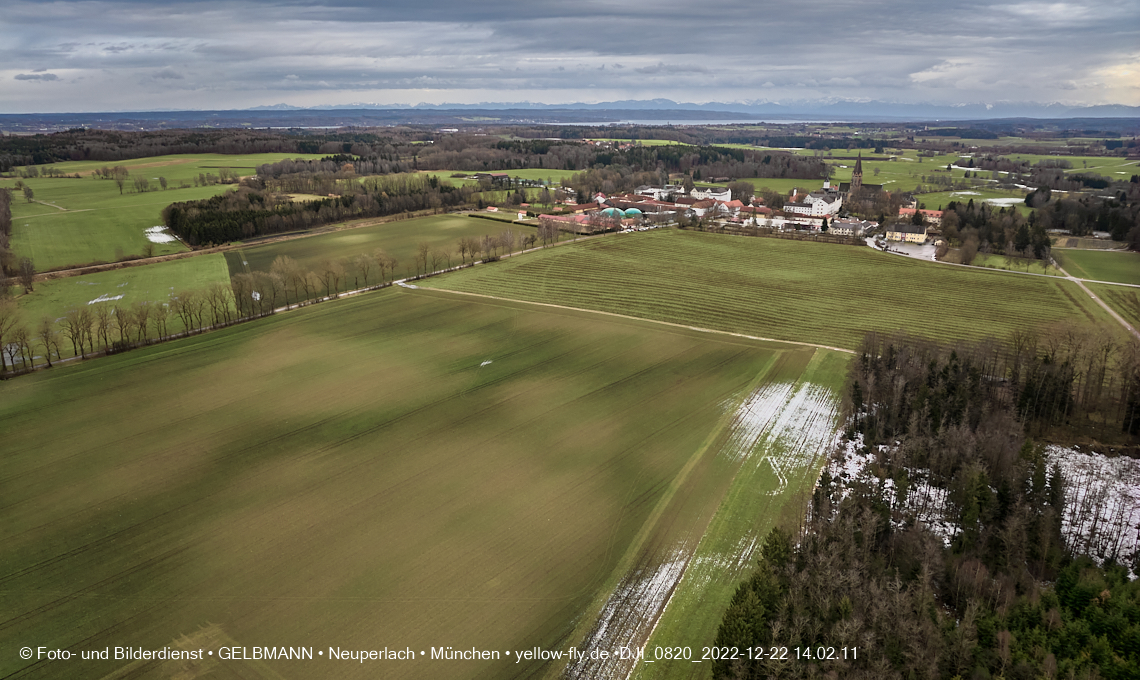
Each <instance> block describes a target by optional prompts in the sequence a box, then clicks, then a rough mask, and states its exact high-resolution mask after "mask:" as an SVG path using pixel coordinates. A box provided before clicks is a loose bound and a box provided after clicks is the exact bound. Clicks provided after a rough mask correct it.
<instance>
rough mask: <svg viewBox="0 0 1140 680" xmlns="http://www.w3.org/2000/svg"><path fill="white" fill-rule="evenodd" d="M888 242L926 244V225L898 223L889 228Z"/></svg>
mask: <svg viewBox="0 0 1140 680" xmlns="http://www.w3.org/2000/svg"><path fill="white" fill-rule="evenodd" d="M887 240H888V241H902V242H904V243H925V242H926V225H925V224H921V225H919V224H910V223H909V222H906V223H902V222H900V223H897V224H892V225H889V226H888V227H887Z"/></svg>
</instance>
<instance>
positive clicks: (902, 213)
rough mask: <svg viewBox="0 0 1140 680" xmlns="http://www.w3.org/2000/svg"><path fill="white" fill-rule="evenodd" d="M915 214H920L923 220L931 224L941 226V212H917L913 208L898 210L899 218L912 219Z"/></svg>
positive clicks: (917, 210)
mask: <svg viewBox="0 0 1140 680" xmlns="http://www.w3.org/2000/svg"><path fill="white" fill-rule="evenodd" d="M916 212H920V213H922V216H923V218H925V219H926V221H927V222H930V223H931V224H942V211H941V210H919V209H915V208H899V217H905V218H913V217H914V214H915V213H916Z"/></svg>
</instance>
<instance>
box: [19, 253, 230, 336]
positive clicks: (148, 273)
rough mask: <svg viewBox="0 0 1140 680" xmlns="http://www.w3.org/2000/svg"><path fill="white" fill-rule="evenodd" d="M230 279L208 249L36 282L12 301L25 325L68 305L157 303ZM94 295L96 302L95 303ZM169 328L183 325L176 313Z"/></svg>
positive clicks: (221, 261) (61, 311) (58, 312)
mask: <svg viewBox="0 0 1140 680" xmlns="http://www.w3.org/2000/svg"><path fill="white" fill-rule="evenodd" d="M229 281H230V276H229V271H228V270H227V269H226V261H225V258H223V257H222V255H221V254H220V253H213V254H209V255H198V256H196V257H188V258H183V259H179V260H171V261H169V262H158V263H155V264H148V265H143V266H140V267H124V268H123V269H116V270H114V271H109V272H99V273H97V274H86V275H84V276H71V277H67V278H62V279H53V280H50V281H39V282H37V283H36V288H35V290H34V291H32V292H31V293H27V294H23V295H20V296H19V297H18V298H17V301H18V303H19V305H20V317H21V318H22V319H23V321H24V323H25V324H26V325H27V326H28V327H29V329H30V328H32V327H34V326H35V325H36V324H37V323H39V321H40V319H42V318H43V317H45V316H46V317H49V318H51V319H59V318H60V317H62V316H63V315H64V314H66V313H67V311H68V310H69V309H74V308H78V307H81V306H83V305H89V304H102V305H124V306H126V305H130V304H134V303H136V302H156V303H160V304H161V303H165V302H167V301H168V300H169V299H170V296H171V295H172V294H174V293H178V292H180V291H183V290H204V289H206V288H207V287H209V286H211V285H213V284H215V283H224V284H227V285H228V284H229ZM13 291H15V289H13ZM118 296H122V297H121V298H118ZM115 298H118V299H115ZM97 300H100V301H99V302H96V301H97ZM169 329H170V331H171V332H181V331H182V330H183V328H182V324H181V323H180V322H179V321H178V319H177V317H171V318H170V320H169ZM60 350H61V351H62V352H63V355H64V356H65V357H66V356H71V354H72V352H71V345H70V344H68V343H67V341H66V340H64V341H63V342H62V344H61V345H60ZM37 354H39V351H38V350H37Z"/></svg>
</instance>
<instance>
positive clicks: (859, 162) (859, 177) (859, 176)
mask: <svg viewBox="0 0 1140 680" xmlns="http://www.w3.org/2000/svg"><path fill="white" fill-rule="evenodd" d="M861 186H863V152H862V151H860V152H859V158H857V159H856V160H855V170H853V171H852V172H851V191H856V190H858V189H859V187H861Z"/></svg>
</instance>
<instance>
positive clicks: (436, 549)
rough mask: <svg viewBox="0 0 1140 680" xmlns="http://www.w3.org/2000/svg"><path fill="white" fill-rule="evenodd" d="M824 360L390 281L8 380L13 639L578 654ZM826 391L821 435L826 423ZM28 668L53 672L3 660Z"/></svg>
mask: <svg viewBox="0 0 1140 680" xmlns="http://www.w3.org/2000/svg"><path fill="white" fill-rule="evenodd" d="M816 356H817V350H814V349H812V348H794V347H788V346H786V345H779V344H775V343H766V342H758V341H751V340H746V339H743V338H736V337H729V336H723V337H721V336H716V335H710V334H707V333H699V332H694V331H689V330H685V329H678V328H669V327H664V326H661V325H660V324H654V323H650V322H644V321H636V320H626V319H615V318H612V317H606V316H604V315H599V314H594V313H589V312H579V311H572V310H555V309H550V308H540V307H536V306H534V305H529V304H522V303H510V302H498V301H483V300H476V299H471V298H469V297H467V296H458V295H454V294H450V293H441V292H435V291H429V290H423V289H420V290H406V289H398V288H397V289H388V290H386V291H384V292H380V293H375V294H370V295H366V296H359V297H355V298H352V299H345V300H340V301H337V302H331V303H327V304H322V305H316V306H312V307H307V308H304V309H301V310H297V311H294V312H290V313H287V314H280V315H277V316H274V317H270V318H268V319H265V320H262V321H259V322H257V323H251V324H244V325H240V326H235V327H231V328H228V329H225V330H221V331H217V332H214V333H209V334H206V335H201V336H195V337H192V338H188V339H183V340H180V341H177V342H172V343H166V344H163V345H158V346H152V347H149V348H145V349H141V350H137V351H134V352H129V353H125V354H120V355H115V356H111V357H107V358H103V359H98V360H95V361H90V362H84V363H83V364H81V365H78V366H75V367H69V368H56V369H53V370H48V371H42V372H40V373H37V374H33V375H30V376H25V377H23V378H20V379H17V380H11V381H6V382H4V383H0V437H3V440H4V442H5V466H4V471H3V473H2V474H0V497H3V498H4V499H5V503H4V506H3V510H0V513H2V514H0V517H2V521H0V539H2V540H0V546H2V547H0V564H2V565H3V570H2V575H0V579H2V580H3V584H4V585H3V591H4V593H5V597H4V598H2V599H0V621H3V622H4V623H3V624H0V645H3V647H4V648H5V649H14V648H18V647H20V646H23V645H27V644H33V643H34V644H36V645H45V646H48V647H49V648H51V649H55V648H64V649H72V650H90V649H103V648H104V647H106V646H108V645H122V646H134V647H142V648H146V649H161V648H162V647H163V646H166V645H171V646H176V647H177V646H181V647H184V648H185V647H187V646H198V645H199V644H201V642H200V641H201V640H207V643H206V644H207V645H208V644H217V641H223V643H224V644H230V645H238V646H245V645H249V646H251V647H252V646H260V645H272V646H275V647H276V646H290V647H292V646H309V647H311V648H312V649H313V651H314V657H315V658H314V660H312V661H291V662H288V663H286V662H281V661H276V662H264V661H262V662H257V663H256V664H249V663H244V662H229V663H223V662H220V661H215V660H214V659H210V660H209V661H207V662H204V663H203V664H202V665H200V666H199V667H197V668H196V669H194V670H195V672H198V673H203V672H210V671H211V670H212V671H214V672H219V673H220V672H223V671H228V673H229V674H230V675H233V676H240V677H297V678H300V677H306V678H309V677H337V678H353V677H360V678H365V677H376V676H377V672H378V667H377V666H376V665H375V664H361V663H359V662H338V663H336V664H335V665H333V664H332V663H330V662H329V661H328V660H327V659H324V658H321V657H317V656H316V654H315V652H316V650H326V649H328V648H329V647H341V648H346V649H353V650H359V649H383V648H385V647H387V648H390V649H404V648H406V647H410V648H412V649H413V650H417V651H418V650H427V649H428V648H429V647H441V646H450V647H453V648H455V649H470V648H472V647H476V648H479V649H499V650H507V649H511V650H522V649H530V648H532V647H534V646H543V647H545V648H549V649H557V648H562V646H563V643H564V642H565V641H566V640H567V639H569V638H570V636H572V635H573V634H574V628H575V625H576V624H577V623H578V622H579V621H580V620H582V619H583V616H584V615H586V613H587V612H588V611H590V610H591V607H592V606H593V603H596V602H598V601H606V600H607V599H608V598H609V592H610V591H608V590H607V584H612V583H615V582H621V580H622V579H623V578H624V576H625V575H627V574H631V573H636V569H633V570H632V571H631V567H638V566H640V567H644V568H649V569H657V568H659V567H660V566H661V565H660V564H658V563H656V562H653V560H654V559H655V557H654V556H655V555H659V554H662V553H661V552H660V549H661V546H670V547H671V546H678V545H684V546H694V547H695V545H696V540H697V538H698V537H699V536H701V535H702V534H703V533H704V531H705V528H706V526H707V524H708V522H709V521H710V519H711V518H712V517H713V515H714V514H715V512H716V509H717V507H719V506H720V504H721V498H722V496H723V494H724V493H725V492H726V491H727V490H728V489H729V488H731V487H732V479H733V478H734V476H735V473H736V471H737V470H738V469H743V468H746V467H747V465H748V464H750V463H749V462H748V461H751V460H752V458H753V457H754V455H753V454H750V452H749V445H750V442H754V441H758V440H759V437H760V436H761V435H760V434H758V433H762V432H769V433H775V432H777V431H778V432H784V431H785V430H784V429H779V430H777V429H773V428H768V429H764V426H763V423H761V422H760V421H759V420H756V419H754V418H752V416H750V415H748V414H749V413H751V412H752V406H754V405H757V404H764V405H765V406H763V408H769V407H771V408H773V409H777V410H780V413H784V412H785V411H786V410H787V409H783V408H782V407H781V405H780V400H781V399H784V398H785V397H780V396H779V395H780V394H785V393H786V399H787V400H788V403H790V404H793V405H795V404H800V406H803V403H801V402H802V400H801V401H796V396H795V395H798V394H801V393H802V390H799V389H798V388H797V391H794V393H792V392H788V390H787V389H786V385H787V384H796V385H803V384H806V383H804V382H803V381H801V380H800V378H799V377H798V376H799V375H800V374H801V373H804V371H805V370H806V371H807V372H806V375H807V376H808V377H807V378H805V380H811V381H821V382H822V384H832V383H831V382H829V381H833V380H834V379H835V376H836V375H837V374H838V370H839V364H836V363H834V361H836V360H830V359H828V360H824V363H823V364H821V363H819V362H820V361H821V360H819V359H816V358H815V357H816ZM825 368H826V370H824V369H825ZM829 376H830V377H829ZM770 384H771V385H774V387H768V385H770ZM810 394H812V395H815V396H813V397H812V398H813V399H816V401H818V402H819V408H820V409H821V411H820V412H821V414H822V415H820V416H818V418H817V419H816V420H815V421H813V422H819V423H821V425H820V427H821V428H822V427H824V424H826V423H827V422H828V420H827V419H828V418H829V417H831V416H830V414H832V413H833V409H834V406H833V405H832V404H830V402H828V401H827V399H823V400H822V401H820V398H822V397H824V396H826V395H822V394H816V393H815V392H810ZM800 406H795V407H794V408H793V410H795V411H796V412H801V411H802V409H801V408H800ZM780 418H782V416H779V417H777V418H776V420H777V421H779V422H783V421H782V420H780ZM820 419H822V420H820ZM753 420H755V422H753ZM774 422H775V421H774ZM756 428H760V430H758V431H757V432H754V430H756ZM785 429H786V428H785ZM779 441H784V446H785V449H788V450H790V448H789V447H794V445H795V442H794V441H792V440H790V439H789V440H786V441H785V440H779ZM738 444H739V445H740V446H737V445H738ZM726 447H727V448H726ZM767 455H768V456H772V455H774V454H767ZM750 456H751V457H750ZM775 465H776V466H777V467H778V469H777V467H773V472H772V475H769V476H764V475H761V476H760V477H759V478H758V483H760V484H765V485H766V486H765V487H764V488H770V489H774V490H776V491H780V490H781V489H784V488H785V487H784V485H783V481H784V480H785V479H786V480H790V482H789V485H788V487H787V488H789V489H790V488H792V487H794V486H797V485H798V484H801V483H803V484H806V483H807V480H810V479H813V475H814V474H815V470H817V469H818V468H817V467H813V466H815V462H814V459H813V458H811V457H810V456H808V457H806V458H805V457H799V458H797V457H796V456H795V455H790V456H786V457H781V458H779V459H778V460H777V461H776V462H775ZM749 474H754V471H752V472H750V473H749ZM772 476H775V478H776V479H777V480H778V481H777V482H776V485H775V486H773V482H772ZM789 497H790V496H789ZM758 509H759V510H760V511H762V512H764V513H765V516H767V514H768V513H776V512H778V510H779V503H778V499H776V498H774V497H773V498H770V499H769V505H768V506H767V507H766V508H758ZM725 535H727V534H725ZM670 554H672V553H670ZM647 560H648V561H647ZM184 636H185V637H184ZM378 663H382V664H383V666H382V667H379V669H380V671H381V673H382V674H383V676H384V677H391V678H412V677H433V678H460V677H472V676H476V675H477V676H479V677H506V676H515V675H519V674H523V675H537V674H541V673H543V672H544V671H547V670H551V666H549V665H546V664H544V663H542V662H529V665H528V662H523V666H521V667H520V665H518V664H516V661H515V659H513V658H511V657H505V658H501V659H499V660H496V661H487V662H445V661H434V662H432V661H427V660H417V661H408V662H394V661H389V662H378ZM178 666H179V664H161V663H158V664H154V665H152V666H151V667H150V668H149V669H147V670H149V671H150V673H151V674H153V675H163V676H165V675H170V674H175V672H176V671H177V670H178V668H177V667H178ZM124 667H128V663H127V662H115V661H114V660H110V661H79V660H74V661H72V662H71V663H70V665H69V666H68V667H67V674H68V677H73V678H101V677H104V676H107V675H108V674H110V673H113V672H119V671H122V670H124ZM127 670H131V671H132V672H134V671H139V670H141V669H140V668H138V664H130V665H129V667H128V668H127ZM183 670H185V669H183ZM14 674H15V675H19V676H20V677H27V678H39V677H58V676H59V668H58V667H57V666H53V665H52V664H51V663H49V662H47V661H39V662H37V661H36V660H34V659H33V660H29V661H23V660H20V658H19V657H18V655H16V654H8V655H4V657H3V658H0V675H2V676H5V677H8V676H11V675H14Z"/></svg>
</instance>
